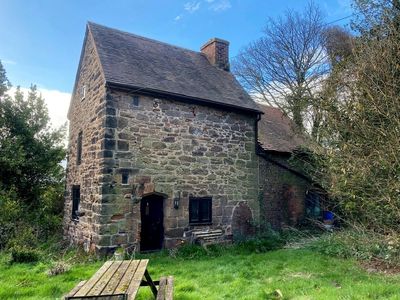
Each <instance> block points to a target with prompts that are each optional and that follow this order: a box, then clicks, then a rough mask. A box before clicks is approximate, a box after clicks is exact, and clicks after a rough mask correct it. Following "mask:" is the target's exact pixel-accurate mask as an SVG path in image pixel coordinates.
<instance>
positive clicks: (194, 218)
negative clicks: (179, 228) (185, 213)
mask: <svg viewBox="0 0 400 300" xmlns="http://www.w3.org/2000/svg"><path fill="white" fill-rule="evenodd" d="M198 221H199V201H198V199H189V222H190V223H194V222H198Z"/></svg>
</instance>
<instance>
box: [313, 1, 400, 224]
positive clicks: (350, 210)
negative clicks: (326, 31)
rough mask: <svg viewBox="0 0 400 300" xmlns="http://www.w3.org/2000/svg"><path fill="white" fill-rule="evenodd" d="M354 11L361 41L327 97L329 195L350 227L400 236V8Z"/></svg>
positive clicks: (374, 4) (370, 5)
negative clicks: (352, 223) (360, 225)
mask: <svg viewBox="0 0 400 300" xmlns="http://www.w3.org/2000/svg"><path fill="white" fill-rule="evenodd" d="M355 8H356V10H357V12H358V16H359V17H358V19H356V20H355V21H354V22H353V28H354V30H357V31H358V33H359V36H358V37H357V38H356V39H355V40H354V47H353V49H352V54H351V56H348V57H347V58H346V59H344V60H343V61H342V62H341V63H340V64H337V65H336V66H335V67H334V69H333V72H332V74H331V75H330V76H329V78H328V80H327V81H326V82H325V83H324V89H323V93H322V99H323V100H322V101H321V109H322V110H323V112H324V116H325V120H326V123H325V125H326V126H325V127H324V129H323V130H322V131H321V132H320V134H321V135H322V136H323V140H324V148H323V149H322V151H323V153H324V154H325V159H324V163H323V165H324V168H325V171H326V179H327V180H326V181H325V188H327V189H328V190H329V191H330V193H331V195H332V196H334V197H335V198H336V199H337V200H338V201H339V202H338V203H339V204H340V207H341V209H342V211H343V212H344V214H345V215H346V216H347V217H349V218H350V219H351V220H357V221H362V222H363V223H364V224H366V225H368V226H369V227H372V228H373V229H374V230H381V231H387V230H396V231H400V223H399V220H400V131H399V130H400V85H399V82H400V30H399V20H400V2H399V1H398V0H373V1H365V0H356V1H355Z"/></svg>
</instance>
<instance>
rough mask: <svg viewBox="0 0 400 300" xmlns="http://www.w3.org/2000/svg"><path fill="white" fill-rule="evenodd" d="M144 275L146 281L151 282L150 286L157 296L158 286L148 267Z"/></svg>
mask: <svg viewBox="0 0 400 300" xmlns="http://www.w3.org/2000/svg"><path fill="white" fill-rule="evenodd" d="M144 277H145V278H146V281H147V283H148V284H149V286H150V288H151V291H152V292H153V295H154V297H157V287H156V285H155V284H154V282H153V280H152V279H151V277H150V274H149V272H148V271H147V269H146V271H145V272H144Z"/></svg>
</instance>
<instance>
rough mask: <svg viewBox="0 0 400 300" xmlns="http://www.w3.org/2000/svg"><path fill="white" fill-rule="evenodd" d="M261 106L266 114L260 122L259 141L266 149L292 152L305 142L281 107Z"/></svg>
mask: <svg viewBox="0 0 400 300" xmlns="http://www.w3.org/2000/svg"><path fill="white" fill-rule="evenodd" d="M259 108H260V110H261V111H262V112H264V114H263V115H262V116H261V120H260V121H259V122H258V141H259V143H260V144H261V146H262V148H263V149H264V150H266V151H277V152H287V153H290V152H292V151H293V150H294V149H296V148H297V147H299V146H301V145H303V144H304V139H302V138H301V137H300V136H299V135H297V134H296V133H295V131H294V129H293V123H292V121H291V120H290V119H289V118H288V117H287V116H285V115H284V114H283V112H282V111H281V110H280V109H279V108H276V107H272V106H267V105H261V104H259Z"/></svg>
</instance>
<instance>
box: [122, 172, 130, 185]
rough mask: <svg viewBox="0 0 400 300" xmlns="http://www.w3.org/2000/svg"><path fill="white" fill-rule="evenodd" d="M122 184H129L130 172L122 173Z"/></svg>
mask: <svg viewBox="0 0 400 300" xmlns="http://www.w3.org/2000/svg"><path fill="white" fill-rule="evenodd" d="M121 183H122V184H128V183H129V173H128V171H122V173H121Z"/></svg>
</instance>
